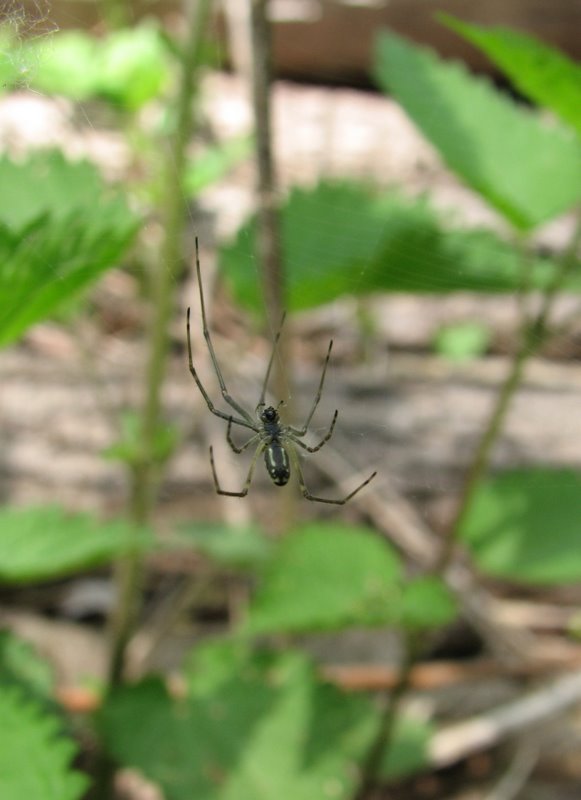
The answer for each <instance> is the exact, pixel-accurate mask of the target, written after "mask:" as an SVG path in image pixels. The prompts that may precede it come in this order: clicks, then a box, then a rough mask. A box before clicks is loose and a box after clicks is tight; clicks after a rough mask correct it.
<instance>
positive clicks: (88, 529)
mask: <svg viewBox="0 0 581 800" xmlns="http://www.w3.org/2000/svg"><path fill="white" fill-rule="evenodd" d="M136 547H137V548H139V549H140V550H145V551H146V550H149V549H151V548H152V547H153V538H152V535H151V533H149V532H148V531H146V530H143V531H141V532H139V533H138V534H136V532H135V530H134V528H133V526H132V525H131V523H129V522H126V521H125V520H108V521H99V520H97V519H95V518H93V517H91V516H90V515H89V514H72V513H68V512H66V511H64V510H63V509H61V508H59V507H58V506H38V507H34V506H27V507H24V508H15V507H14V508H11V507H9V506H8V507H4V508H0V552H2V558H1V559H0V583H1V582H4V583H29V582H34V581H41V580H47V579H48V578H54V577H58V576H61V575H66V574H68V573H70V572H74V571H77V570H81V569H88V568H89V567H94V566H95V565H98V564H104V563H107V562H108V561H111V560H112V559H113V558H115V557H116V556H119V555H120V554H121V553H126V552H129V551H131V550H134V549H135V548H136Z"/></svg>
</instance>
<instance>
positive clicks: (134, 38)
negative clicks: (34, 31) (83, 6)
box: [27, 20, 171, 112]
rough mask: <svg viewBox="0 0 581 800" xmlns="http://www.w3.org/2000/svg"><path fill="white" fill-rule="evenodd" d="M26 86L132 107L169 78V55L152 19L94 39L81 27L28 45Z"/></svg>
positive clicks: (153, 94)
mask: <svg viewBox="0 0 581 800" xmlns="http://www.w3.org/2000/svg"><path fill="white" fill-rule="evenodd" d="M27 47H28V49H29V62H30V63H31V64H34V69H33V71H32V73H31V75H30V82H31V88H33V89H38V90H39V91H41V92H46V93H48V94H59V95H64V96H65V97H70V98H71V99H72V100H77V101H84V100H89V99H90V98H97V97H101V98H103V99H105V100H108V101H109V102H111V103H113V104H114V105H117V106H118V107H119V108H121V109H124V110H126V111H130V112H133V111H137V110H138V109H139V108H141V107H142V106H144V105H145V104H146V103H147V102H149V101H150V100H153V99H154V98H156V97H159V96H160V94H161V93H162V92H163V91H164V89H165V88H167V86H168V83H169V81H170V77H171V69H170V67H171V54H170V52H169V50H168V47H167V44H166V39H165V37H164V35H162V33H161V31H160V29H159V28H158V26H157V24H155V23H154V22H153V21H151V20H149V21H147V20H146V21H144V22H141V23H140V24H139V25H137V26H135V27H134V28H127V29H122V30H118V31H113V32H112V33H109V34H108V35H106V36H103V37H101V38H99V39H97V38H96V37H95V36H92V35H91V34H89V33H86V32H84V31H81V30H70V31H62V32H59V33H56V34H55V35H54V36H52V37H51V38H50V40H49V41H48V42H46V41H44V40H33V41H31V42H30V43H29V44H28V45H27Z"/></svg>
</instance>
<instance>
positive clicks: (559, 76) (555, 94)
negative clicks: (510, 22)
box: [439, 14, 581, 136]
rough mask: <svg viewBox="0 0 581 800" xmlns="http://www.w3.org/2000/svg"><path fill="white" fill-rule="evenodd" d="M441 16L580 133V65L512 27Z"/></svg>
mask: <svg viewBox="0 0 581 800" xmlns="http://www.w3.org/2000/svg"><path fill="white" fill-rule="evenodd" d="M439 17H440V19H441V20H442V21H443V23H444V24H445V25H447V26H448V27H449V28H451V29H452V30H454V31H456V33H458V34H460V36H462V37H463V38H464V39H467V40H468V41H469V42H472V44H474V45H476V47H479V48H480V49H481V50H482V51H483V52H485V53H486V55H487V56H488V57H489V58H490V59H491V61H493V62H494V63H495V64H496V65H497V66H499V67H500V69H502V70H503V72H504V73H505V74H506V75H507V76H508V77H509V78H510V80H511V81H512V83H513V84H514V85H515V86H516V88H517V89H518V90H519V91H520V92H522V93H523V94H524V95H526V96H527V97H529V98H530V99H531V100H534V102H535V103H538V104H539V105H542V106H545V107H546V108H549V109H551V111H554V112H555V113H556V114H558V115H559V116H560V117H561V119H562V120H563V121H564V122H567V123H568V124H569V125H572V126H573V127H574V128H575V130H576V131H577V134H578V135H579V136H581V66H579V64H576V63H575V62H574V61H571V59H569V58H567V56H566V55H565V54H564V53H562V52H561V51H560V50H556V49H555V48H554V47H550V46H549V45H547V44H544V43H543V42H540V41H538V39H535V38H534V37H533V36H528V35H527V34H524V33H521V32H520V31H513V30H510V29H509V28H502V27H491V28H486V27H483V26H481V25H471V24H469V23H467V22H462V21H461V20H459V19H455V18H454V17H450V16H448V15H447V14H440V15H439Z"/></svg>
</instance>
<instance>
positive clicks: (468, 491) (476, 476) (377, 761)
mask: <svg viewBox="0 0 581 800" xmlns="http://www.w3.org/2000/svg"><path fill="white" fill-rule="evenodd" d="M580 243H581V219H579V220H578V223H577V226H576V228H575V231H574V234H573V236H572V238H571V242H570V244H569V247H568V248H567V250H566V251H565V252H564V254H563V257H562V259H561V261H560V264H559V267H558V269H557V270H556V271H555V274H554V276H553V279H552V281H551V282H550V283H549V285H548V286H547V288H546V289H545V291H544V293H543V296H542V301H541V305H540V308H539V310H538V312H537V314H536V315H535V317H534V318H533V319H532V320H530V319H526V318H524V319H523V320H522V326H521V342H520V346H519V348H518V350H517V352H516V354H515V356H514V359H513V361H512V364H511V368H510V371H509V373H508V376H507V378H506V380H505V382H504V384H503V386H502V388H501V390H500V392H499V395H498V399H497V402H496V404H495V406H494V408H493V410H492V413H491V415H490V418H489V421H488V423H487V425H486V427H485V429H484V432H483V434H482V437H481V439H480V442H479V444H478V447H477V448H476V451H475V454H474V458H473V460H472V464H471V466H470V468H469V470H468V472H467V475H466V479H465V481H464V487H463V490H462V495H461V500H460V504H459V507H458V511H457V514H456V517H455V519H454V522H453V524H452V525H451V526H450V528H449V532H448V535H447V536H446V538H445V540H444V543H443V546H442V550H441V552H440V554H439V556H438V558H437V560H436V562H435V564H434V565H433V567H432V569H431V570H430V572H431V573H433V574H437V575H441V574H442V573H443V572H444V571H445V570H446V568H447V567H448V566H449V563H450V560H451V558H452V555H453V553H454V547H455V544H456V541H457V539H458V536H459V532H460V530H461V527H462V523H463V521H464V519H465V516H466V514H467V512H468V510H469V508H470V506H471V503H472V501H473V499H474V494H475V491H476V488H477V486H478V484H479V482H480V481H481V480H482V478H483V476H484V474H485V473H486V471H487V469H488V465H489V461H490V455H491V452H492V448H493V446H494V444H495V442H496V440H497V439H498V436H499V435H500V433H501V431H502V428H503V424H504V421H505V419H506V414H507V411H508V409H509V407H510V403H511V400H512V398H513V397H514V394H515V392H516V391H517V389H518V387H519V386H520V384H521V381H522V378H523V375H524V370H525V367H526V363H527V361H528V359H529V358H530V356H531V355H532V354H533V353H535V352H536V351H538V350H539V348H540V347H541V346H542V344H543V343H544V342H545V341H546V339H547V336H548V334H549V333H550V328H549V320H550V316H551V312H552V310H553V307H554V303H555V300H556V298H557V294H558V292H559V290H560V289H561V288H562V286H563V284H564V282H565V280H566V278H567V276H568V274H569V272H570V271H571V269H572V268H573V267H574V266H575V265H576V263H577V251H578V249H579V244H580ZM523 308H524V304H523ZM404 635H405V636H406V652H405V657H404V661H403V664H402V667H401V670H400V674H399V677H398V682H397V684H396V686H395V687H394V689H393V690H392V692H391V694H390V697H389V701H388V702H387V704H386V706H385V708H384V711H383V714H382V717H381V720H380V725H379V730H378V732H377V735H376V738H375V739H374V741H373V744H372V746H371V748H370V750H369V752H368V754H367V757H366V759H365V761H364V763H363V769H362V779H361V783H360V785H359V788H358V790H357V793H356V795H355V800H365V798H366V796H367V794H368V793H369V791H370V790H371V788H372V787H373V784H374V783H375V782H376V780H377V776H378V774H379V770H380V767H381V764H382V763H383V762H384V760H385V758H386V754H387V752H388V749H389V747H390V745H391V743H392V742H393V734H394V729H395V725H396V722H397V717H398V713H399V709H400V707H401V703H402V700H403V699H404V697H405V696H406V694H407V693H408V691H409V688H410V678H411V674H412V669H413V666H414V664H415V662H416V659H417V656H418V653H419V648H420V639H419V637H417V636H416V635H414V634H413V633H412V632H410V631H407V632H404Z"/></svg>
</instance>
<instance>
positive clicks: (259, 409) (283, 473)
mask: <svg viewBox="0 0 581 800" xmlns="http://www.w3.org/2000/svg"><path fill="white" fill-rule="evenodd" d="M196 273H197V277H198V289H199V292H200V307H201V311H202V327H203V331H204V339H205V340H206V345H207V347H208V352H209V353H210V358H211V359H212V364H213V366H214V371H215V373H216V378H217V379H218V383H219V385H220V392H221V393H222V398H223V399H224V401H225V402H226V403H228V405H229V406H230V408H232V409H233V410H234V411H235V412H236V413H235V414H232V412H230V413H229V414H228V413H226V412H225V411H220V409H218V408H216V407H215V406H214V404H213V403H212V401H211V400H210V396H209V394H208V392H207V391H206V389H205V388H204V386H203V384H202V382H201V380H200V378H199V376H198V373H197V372H196V369H195V367H194V362H193V358H192V342H191V337H190V309H189V308H188V314H187V326H186V330H187V339H188V363H189V368H190V372H191V374H192V377H193V379H194V380H195V382H196V384H197V386H198V389H199V390H200V392H201V393H202V397H203V398H204V400H205V401H206V405H207V406H208V409H209V410H210V411H211V412H212V414H214V415H215V416H217V417H220V418H221V419H223V420H226V422H227V423H228V426H227V428H226V439H227V441H228V444H229V445H230V447H231V448H232V450H233V451H234V452H235V453H242V452H244V450H246V448H247V447H250V445H255V451H254V455H253V457H252V461H251V462H250V467H249V469H248V474H247V476H246V481H245V483H244V486H243V487H242V489H241V490H240V491H239V492H228V491H225V490H224V489H222V488H221V487H220V483H219V481H218V475H217V473H216V467H215V464H214V451H213V449H212V447H210V465H211V467H212V475H213V478H214V486H215V488H216V492H217V493H218V494H222V495H227V496H229V497H246V495H247V494H248V490H249V488H250V483H251V482H252V476H253V474H254V467H255V466H256V461H257V459H258V456H259V455H260V454H261V453H264V461H265V464H266V469H267V471H268V474H269V476H270V479H271V480H272V482H273V483H274V484H275V485H276V486H284V485H285V484H287V483H288V480H289V478H290V474H291V462H292V466H293V469H294V470H295V472H296V473H297V477H298V481H299V486H300V488H301V492H302V494H303V497H305V498H306V499H307V500H314V501H315V502H317V503H332V504H333V505H339V506H342V505H344V504H345V503H346V502H347V501H348V500H350V499H351V498H352V497H353V496H354V495H356V494H357V492H358V491H359V490H360V489H363V487H364V486H367V484H368V483H369V482H370V481H371V480H372V479H373V478H374V477H375V475H376V474H377V473H375V472H374V473H373V474H372V475H370V476H369V477H368V478H367V479H366V480H364V481H363V483H361V484H359V486H357V487H356V488H355V489H353V491H352V492H350V493H349V494H348V495H347V496H346V497H343V498H342V499H340V500H329V499H327V498H326V497H316V496H315V495H313V494H311V493H310V492H309V490H308V489H307V487H306V486H305V481H304V478H303V473H302V470H301V466H300V463H299V458H298V455H297V451H296V448H297V447H300V448H301V449H302V450H305V451H306V452H307V453H316V452H317V450H320V449H321V447H323V445H324V444H325V443H326V442H328V441H329V439H330V438H331V436H332V435H333V430H334V428H335V422H336V421H337V415H338V413H339V412H338V411H337V410H336V411H335V413H334V414H333V418H332V420H331V424H330V426H329V429H328V430H327V433H326V434H325V436H324V437H323V438H322V439H321V441H320V442H319V444H317V445H315V446H314V447H310V446H309V445H307V444H305V443H304V442H303V441H302V437H303V436H305V435H306V433H307V430H308V427H309V425H310V423H311V420H312V418H313V415H314V413H315V411H316V410H317V406H318V405H319V401H320V399H321V394H322V392H323V384H324V382H325V374H326V372H327V366H328V364H329V358H330V357H331V349H332V347H333V340H332V339H331V341H330V342H329V348H328V350H327V356H326V358H325V363H324V365H323V372H322V373H321V379H320V381H319V388H318V390H317V394H316V395H315V399H314V401H313V405H312V406H311V410H310V411H309V413H308V415H307V419H306V421H305V423H304V425H303V426H302V428H294V427H293V426H292V425H283V423H282V422H281V421H280V415H279V413H278V407H277V408H274V406H267V405H266V403H265V402H264V398H265V396H266V388H267V385H268V379H269V377H270V373H271V370H272V365H273V362H274V356H275V353H276V345H277V343H278V340H279V339H280V333H281V330H282V323H283V322H284V317H283V320H282V322H281V324H280V327H279V329H278V332H277V334H276V336H275V337H274V343H273V346H272V353H271V356H270V361H269V362H268V367H267V368H266V374H265V376H264V381H263V383H262V391H261V393H260V400H259V401H258V405H257V406H256V418H254V419H253V418H252V416H251V415H250V414H249V413H248V411H247V410H246V409H245V408H244V406H242V405H241V404H240V403H238V402H237V401H236V400H234V398H233V397H231V396H230V394H229V393H228V390H227V389H226V383H225V381H224V377H223V375H222V371H221V369H220V366H219V364H218V360H217V358H216V353H215V352H214V346H213V344H212V339H211V338H210V330H209V328H208V321H207V318H206V306H205V302H204V290H203V287H202V277H201V273H200V258H199V253H198V239H197V238H196ZM233 425H239V426H240V427H242V428H246V429H248V430H250V431H252V434H251V436H250V438H249V439H248V441H247V442H245V443H244V444H243V445H241V446H240V447H239V446H238V445H236V443H235V442H234V440H233V439H232V426H233Z"/></svg>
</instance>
